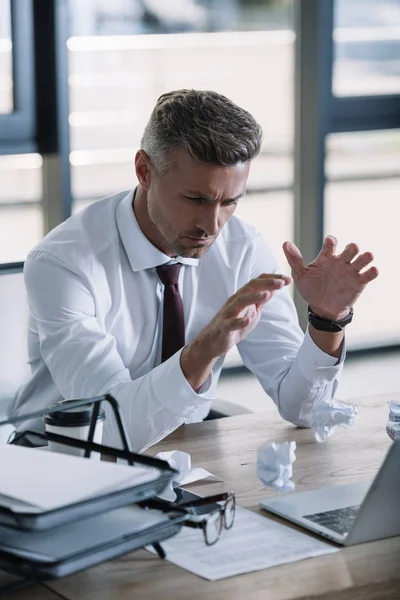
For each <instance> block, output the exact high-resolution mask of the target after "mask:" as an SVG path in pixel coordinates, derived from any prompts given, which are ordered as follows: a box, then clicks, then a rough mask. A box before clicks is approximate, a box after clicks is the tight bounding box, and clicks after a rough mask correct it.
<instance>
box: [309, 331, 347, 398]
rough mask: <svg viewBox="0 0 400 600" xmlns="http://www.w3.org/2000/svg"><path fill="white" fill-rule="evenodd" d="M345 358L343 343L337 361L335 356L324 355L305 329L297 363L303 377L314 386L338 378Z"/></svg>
mask: <svg viewBox="0 0 400 600" xmlns="http://www.w3.org/2000/svg"><path fill="white" fill-rule="evenodd" d="M345 356H346V346H345V342H344V343H343V350H342V354H341V356H340V359H339V360H338V359H337V358H336V357H335V356H331V355H330V354H326V353H325V352H324V351H323V350H321V348H319V347H318V346H317V345H316V343H315V342H314V340H313V339H312V337H311V335H310V332H309V330H308V327H307V331H306V333H305V336H304V341H303V344H302V345H301V347H300V348H299V351H298V354H297V361H298V365H299V368H300V371H301V372H302V374H303V376H304V377H305V378H306V379H307V380H308V381H313V382H315V385H316V386H319V385H321V383H324V382H327V381H333V380H334V379H335V378H336V377H337V376H338V374H339V372H340V371H341V370H342V368H343V362H344V359H345Z"/></svg>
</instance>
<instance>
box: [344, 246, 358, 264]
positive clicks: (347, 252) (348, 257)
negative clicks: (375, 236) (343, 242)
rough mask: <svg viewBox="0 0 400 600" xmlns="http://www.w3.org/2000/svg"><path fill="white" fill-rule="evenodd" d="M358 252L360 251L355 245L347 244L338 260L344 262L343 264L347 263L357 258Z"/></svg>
mask: <svg viewBox="0 0 400 600" xmlns="http://www.w3.org/2000/svg"><path fill="white" fill-rule="evenodd" d="M359 252H360V249H359V247H358V246H357V244H354V243H351V244H347V246H346V248H345V249H344V250H343V252H342V254H341V255H340V258H341V259H342V260H344V262H347V263H349V262H351V261H352V260H353V259H354V258H355V257H356V256H357V254H358V253H359Z"/></svg>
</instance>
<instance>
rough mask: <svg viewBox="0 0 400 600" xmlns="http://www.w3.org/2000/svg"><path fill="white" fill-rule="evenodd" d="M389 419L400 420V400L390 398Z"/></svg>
mask: <svg viewBox="0 0 400 600" xmlns="http://www.w3.org/2000/svg"><path fill="white" fill-rule="evenodd" d="M389 419H391V420H393V421H400V400H390V402H389Z"/></svg>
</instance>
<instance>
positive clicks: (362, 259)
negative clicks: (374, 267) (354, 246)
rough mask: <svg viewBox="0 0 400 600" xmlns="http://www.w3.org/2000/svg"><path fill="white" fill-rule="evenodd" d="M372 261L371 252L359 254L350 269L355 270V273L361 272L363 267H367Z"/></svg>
mask: <svg viewBox="0 0 400 600" xmlns="http://www.w3.org/2000/svg"><path fill="white" fill-rule="evenodd" d="M373 260H374V256H373V254H372V252H364V253H363V254H360V256H359V257H358V258H356V260H355V261H354V262H352V263H351V265H352V267H354V268H355V269H357V271H361V269H364V267H366V266H367V265H369V263H371V262H372V261H373Z"/></svg>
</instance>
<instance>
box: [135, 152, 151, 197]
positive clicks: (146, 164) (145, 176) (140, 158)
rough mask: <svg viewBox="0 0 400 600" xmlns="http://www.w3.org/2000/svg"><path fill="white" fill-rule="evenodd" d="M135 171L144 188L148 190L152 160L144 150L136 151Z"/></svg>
mask: <svg viewBox="0 0 400 600" xmlns="http://www.w3.org/2000/svg"><path fill="white" fill-rule="evenodd" d="M135 171H136V177H137V178H138V181H139V183H140V185H141V186H142V188H144V189H145V190H148V189H149V187H150V182H151V160H150V157H149V156H148V155H147V154H146V152H145V151H144V150H138V151H137V152H136V156H135Z"/></svg>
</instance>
